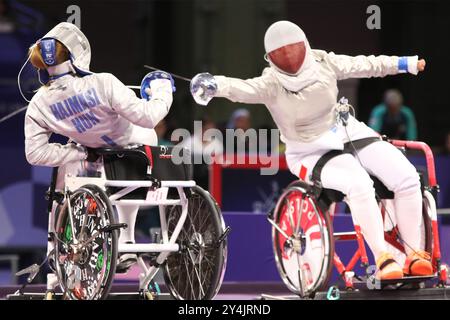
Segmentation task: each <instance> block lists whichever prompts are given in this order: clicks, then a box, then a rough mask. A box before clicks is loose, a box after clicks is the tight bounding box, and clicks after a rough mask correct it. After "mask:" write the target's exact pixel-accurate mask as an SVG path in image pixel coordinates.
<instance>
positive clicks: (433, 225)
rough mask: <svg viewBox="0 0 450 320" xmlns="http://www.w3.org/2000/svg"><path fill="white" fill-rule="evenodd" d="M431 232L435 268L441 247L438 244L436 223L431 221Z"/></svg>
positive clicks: (439, 257)
mask: <svg viewBox="0 0 450 320" xmlns="http://www.w3.org/2000/svg"><path fill="white" fill-rule="evenodd" d="M431 228H432V230H433V266H435V267H437V260H440V259H441V246H440V244H439V231H438V224H437V221H436V220H434V221H431Z"/></svg>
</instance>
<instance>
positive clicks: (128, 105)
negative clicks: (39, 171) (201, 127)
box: [25, 73, 172, 166]
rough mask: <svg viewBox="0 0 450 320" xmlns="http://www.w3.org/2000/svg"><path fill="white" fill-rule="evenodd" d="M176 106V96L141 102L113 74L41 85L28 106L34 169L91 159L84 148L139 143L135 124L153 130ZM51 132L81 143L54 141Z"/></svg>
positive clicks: (27, 137)
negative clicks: (174, 101) (174, 104)
mask: <svg viewBox="0 0 450 320" xmlns="http://www.w3.org/2000/svg"><path fill="white" fill-rule="evenodd" d="M171 103H172V96H171V92H170V97H169V99H164V98H161V97H157V96H156V95H153V98H152V99H151V100H149V101H146V100H144V99H140V98H138V97H137V96H136V94H135V93H134V92H133V91H132V90H131V89H129V88H127V87H126V86H125V85H124V84H123V83H122V82H121V81H120V80H118V79H117V78H116V77H115V76H114V75H112V74H110V73H96V74H92V75H88V76H85V77H83V78H79V77H75V76H73V75H65V76H63V77H61V78H59V79H56V80H54V81H52V82H51V83H50V85H48V86H43V87H41V88H40V89H39V90H38V91H37V93H36V94H35V95H34V97H33V99H32V100H31V102H30V104H29V106H28V110H27V112H26V115H25V154H26V158H27V160H28V162H29V163H30V164H33V165H43V166H61V165H63V164H66V163H68V162H71V161H77V160H84V159H86V152H85V149H84V147H81V146H80V145H82V146H87V147H91V148H98V147H107V146H125V145H128V144H131V143H139V142H140V141H133V140H136V139H135V138H134V136H135V135H133V131H136V130H135V129H136V126H139V127H143V128H154V127H155V126H156V125H157V124H158V122H159V121H160V120H161V119H163V118H164V117H165V116H166V114H167V113H168V112H169V109H170V106H171ZM141 129H142V128H141ZM137 131H139V130H137ZM141 132H142V131H141ZM52 133H58V134H61V135H63V136H66V137H68V138H70V139H71V140H72V141H74V142H76V143H78V144H80V145H76V144H73V143H68V144H66V145H61V144H58V143H49V138H50V135H51V134H52ZM155 136H156V135H155Z"/></svg>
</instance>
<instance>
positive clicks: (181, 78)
mask: <svg viewBox="0 0 450 320" xmlns="http://www.w3.org/2000/svg"><path fill="white" fill-rule="evenodd" d="M144 68H146V69H150V70H153V71H163V72H166V73H169V74H171V75H172V77H174V78H177V79H180V80H183V81H187V82H191V79H190V78H186V77H183V76H180V75H178V74H175V73H172V72H168V71H164V70H161V69H159V68H155V67H152V66H149V65H146V64H144Z"/></svg>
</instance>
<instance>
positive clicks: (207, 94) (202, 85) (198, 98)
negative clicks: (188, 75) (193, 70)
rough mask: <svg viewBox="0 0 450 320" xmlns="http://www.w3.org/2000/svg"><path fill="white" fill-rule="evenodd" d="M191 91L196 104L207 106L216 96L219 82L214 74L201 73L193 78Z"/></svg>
mask: <svg viewBox="0 0 450 320" xmlns="http://www.w3.org/2000/svg"><path fill="white" fill-rule="evenodd" d="M190 89H191V94H192V97H193V98H194V100H195V102H197V103H198V104H199V105H202V106H206V105H207V104H208V102H209V101H211V99H212V98H214V96H215V95H216V92H217V82H216V79H215V78H214V76H213V75H212V74H210V73H208V72H204V73H199V74H197V75H196V76H195V77H194V78H192V80H191V85H190Z"/></svg>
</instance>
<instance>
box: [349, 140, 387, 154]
mask: <svg viewBox="0 0 450 320" xmlns="http://www.w3.org/2000/svg"><path fill="white" fill-rule="evenodd" d="M377 141H382V139H381V137H369V138H363V139H358V140H353V141H352V142H347V143H345V144H344V152H354V151H355V149H356V151H359V150H361V149H362V148H365V147H367V146H368V145H369V144H372V143H374V142H377Z"/></svg>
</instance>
